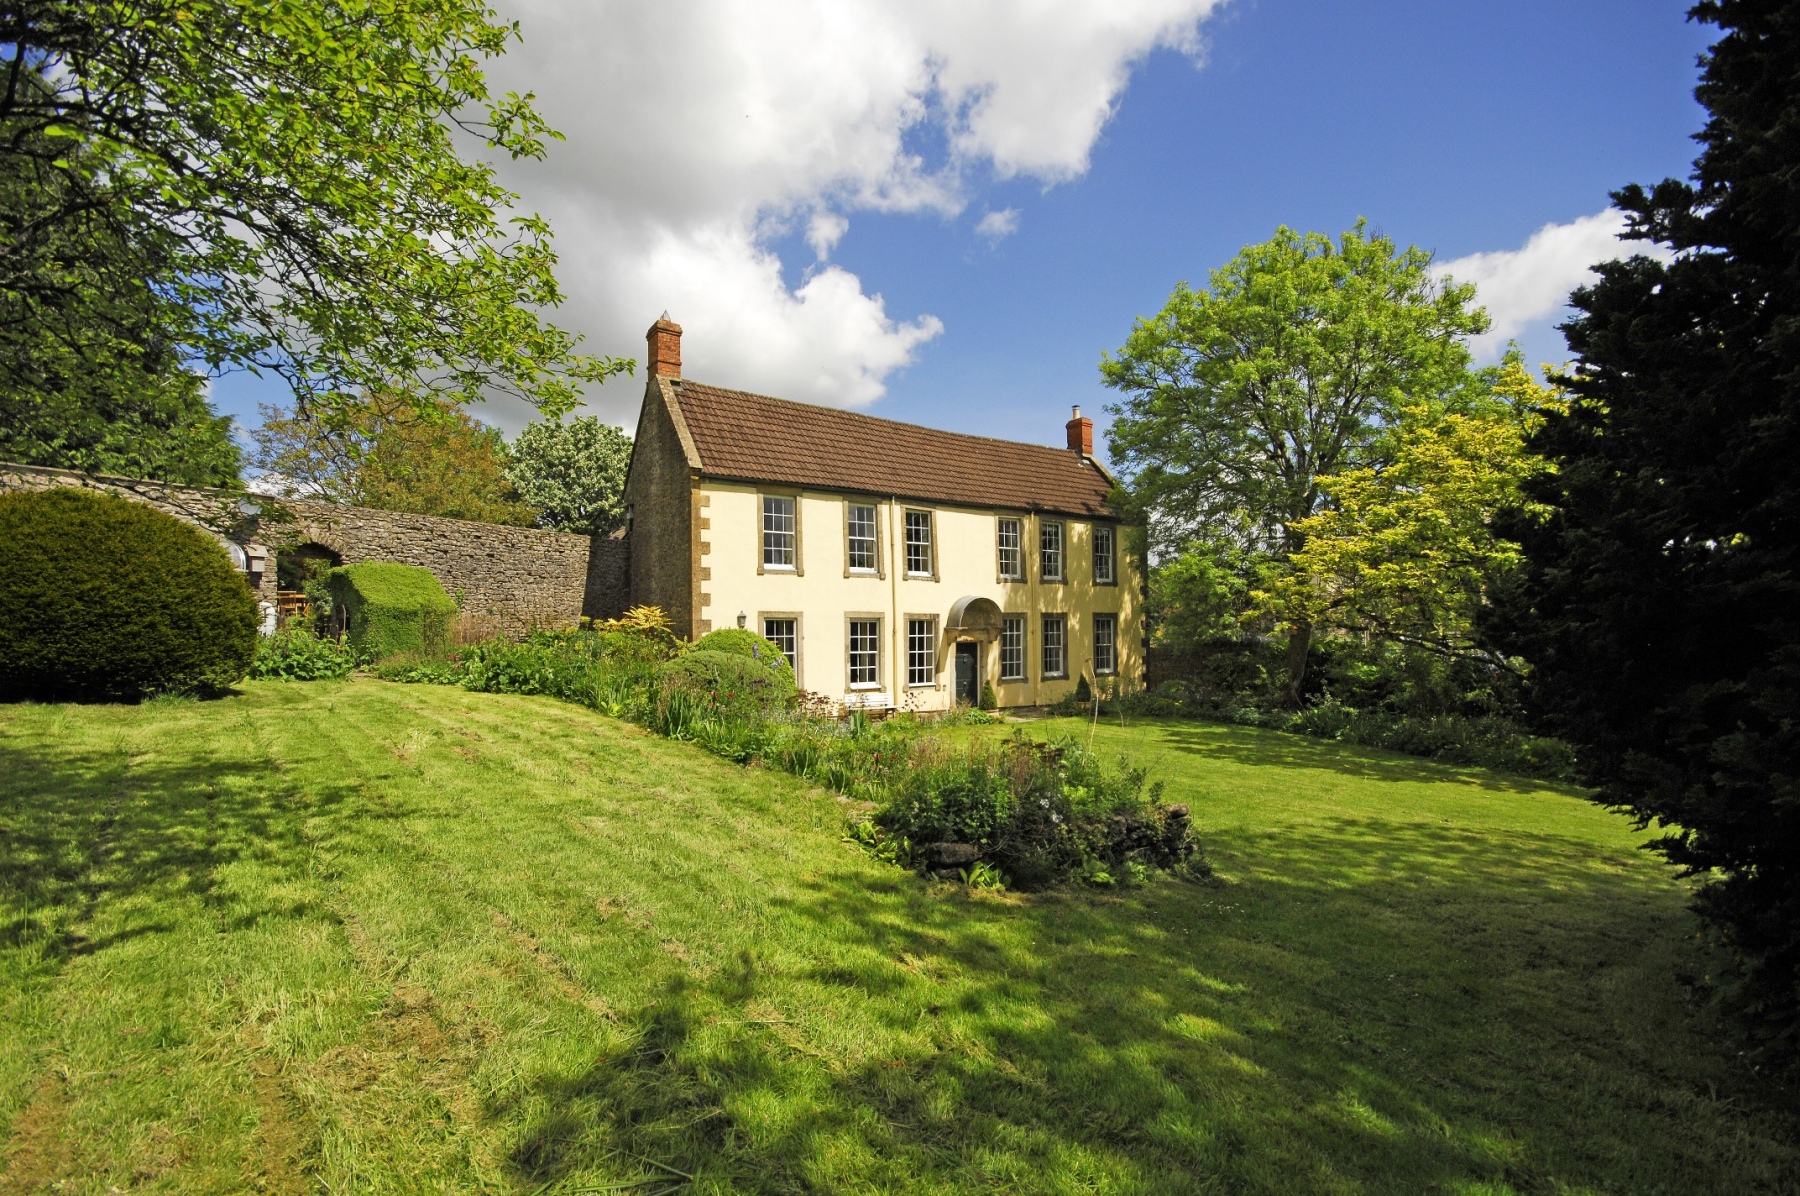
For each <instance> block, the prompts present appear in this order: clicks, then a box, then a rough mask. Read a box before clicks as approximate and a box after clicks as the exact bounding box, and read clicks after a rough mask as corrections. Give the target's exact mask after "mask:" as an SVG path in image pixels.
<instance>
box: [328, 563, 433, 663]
mask: <svg viewBox="0 0 1800 1196" xmlns="http://www.w3.org/2000/svg"><path fill="white" fill-rule="evenodd" d="M330 584H331V597H332V602H333V603H334V604H336V605H337V606H340V607H342V609H343V611H344V614H345V617H346V620H347V625H348V638H349V641H350V646H351V647H352V648H354V649H356V651H357V653H358V655H360V656H363V657H365V658H367V659H372V660H380V659H382V658H383V657H386V656H391V655H393V654H394V653H396V652H408V651H414V652H416V651H419V650H420V649H427V650H442V649H443V648H444V647H446V646H447V645H448V644H449V642H450V624H451V620H453V619H454V618H455V617H456V603H455V601H454V600H452V599H451V597H450V595H448V594H446V593H445V592H444V587H443V586H442V585H440V584H438V579H437V578H436V577H434V576H432V573H431V570H429V569H422V568H419V567H418V566H416V565H394V564H388V563H385V562H373V561H371V562H367V563H364V564H360V565H344V566H341V567H339V568H336V569H333V570H332V571H331V573H330Z"/></svg>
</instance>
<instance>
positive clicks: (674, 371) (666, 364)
mask: <svg viewBox="0 0 1800 1196" xmlns="http://www.w3.org/2000/svg"><path fill="white" fill-rule="evenodd" d="M644 339H645V341H646V342H647V343H648V345H649V350H650V351H649V354H648V357H649V369H650V376H651V377H652V378H677V379H678V378H680V377H681V325H679V324H677V323H675V322H674V321H673V320H671V319H669V313H668V312H664V313H663V314H662V319H660V320H658V321H657V322H656V323H654V324H652V325H650V331H649V332H647V333H645V334H644Z"/></svg>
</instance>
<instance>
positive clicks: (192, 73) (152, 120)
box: [0, 0, 625, 413]
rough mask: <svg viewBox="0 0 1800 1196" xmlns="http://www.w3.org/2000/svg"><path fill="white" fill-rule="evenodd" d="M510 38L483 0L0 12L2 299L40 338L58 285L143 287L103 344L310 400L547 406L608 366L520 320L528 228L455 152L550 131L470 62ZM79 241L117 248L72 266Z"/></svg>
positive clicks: (310, 404) (529, 319) (192, 3)
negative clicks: (12, 209) (10, 198)
mask: <svg viewBox="0 0 1800 1196" xmlns="http://www.w3.org/2000/svg"><path fill="white" fill-rule="evenodd" d="M515 34H516V28H515V27H514V26H512V25H507V24H502V23H499V22H496V21H495V20H493V19H492V16H491V13H490V12H489V10H488V9H487V7H486V5H485V4H484V3H483V2H482V0H386V2H384V3H380V4H368V3H362V2H359V0H19V2H16V3H12V4H9V5H6V6H4V7H0V72H4V76H3V77H4V79H5V83H4V85H3V86H0V129H4V130H5V132H6V133H7V136H6V138H5V139H4V140H0V176H5V177H7V178H18V177H31V178H34V179H35V180H36V184H37V186H38V187H39V189H40V193H41V196H42V197H43V199H44V202H42V203H39V204H37V205H36V206H35V207H34V209H33V210H32V211H31V213H30V216H29V219H23V220H13V221H9V222H6V224H5V226H4V227H5V235H6V238H7V241H6V244H4V245H3V246H0V250H3V252H0V297H4V301H5V302H7V303H10V304H13V305H16V306H18V307H19V308H21V309H22V311H23V312H24V322H23V323H22V324H21V325H20V326H21V327H22V328H24V329H25V330H26V331H27V332H29V333H32V334H35V335H39V336H42V337H44V338H46V339H51V340H54V339H55V338H56V337H57V335H59V329H58V326H57V316H58V313H59V311H60V310H62V307H66V305H67V300H68V295H69V291H70V287H71V286H72V285H74V286H89V287H91V289H92V290H94V291H95V292H97V293H98V294H99V295H100V296H101V298H102V300H103V301H112V300H114V299H116V298H118V297H119V296H125V295H138V296H139V297H141V294H142V291H141V288H143V287H145V286H146V285H147V286H148V294H149V295H150V297H151V299H152V300H153V302H151V303H150V306H149V308H148V311H149V314H150V316H151V317H153V318H151V319H149V320H147V321H143V322H141V323H140V324H138V325H136V326H131V325H129V324H126V325H121V326H120V327H119V329H118V331H119V333H120V335H121V336H122V337H124V339H125V340H126V341H128V342H137V343H149V342H150V341H152V340H154V339H156V338H160V339H161V340H162V341H163V342H166V343H168V344H172V345H175V346H179V347H180V349H181V351H182V352H183V353H186V354H189V355H191V356H192V357H193V358H194V359H196V360H198V361H200V362H203V363H204V364H205V365H206V366H208V367H211V368H222V367H226V366H231V365H236V366H243V367H248V368H252V369H256V370H259V371H263V372H273V373H274V374H277V375H279V376H280V377H282V378H283V379H285V380H286V381H287V383H288V384H289V385H290V386H291V387H292V388H293V391H294V393H295V395H296V398H297V401H298V403H299V405H300V407H301V408H302V409H303V410H305V411H307V412H309V413H310V412H316V411H319V410H323V409H329V408H331V407H333V406H335V405H339V404H343V403H354V402H355V401H357V400H356V396H358V395H361V394H365V393H371V392H374V391H377V390H379V391H382V392H383V393H386V394H389V395H393V396H395V397H396V398H398V399H400V400H404V401H411V402H415V403H417V404H418V405H419V406H420V408H421V409H422V410H426V409H429V408H430V407H431V405H432V404H434V403H435V402H437V401H439V400H450V401H469V400H473V399H476V398H479V397H481V396H482V395H483V394H486V393H489V392H492V391H496V390H498V391H502V392H509V393H513V394H517V395H520V396H523V397H524V398H526V399H527V400H529V401H531V402H533V403H535V404H537V405H538V406H540V407H541V408H543V409H545V410H548V411H552V412H557V411H562V410H566V409H567V408H568V407H570V406H572V405H573V403H574V401H575V398H576V395H577V393H578V387H579V385H580V383H581V382H583V381H584V380H596V379H599V378H602V377H605V376H606V375H607V374H608V373H610V372H612V371H614V370H616V369H619V368H622V367H623V365H624V364H625V363H621V362H616V361H612V360H605V359H602V360H594V359H588V358H584V357H581V356H579V355H577V354H576V353H575V351H574V349H575V339H574V338H573V337H571V336H570V335H569V334H567V333H565V332H563V331H561V330H559V329H557V328H555V327H554V326H552V325H550V324H548V323H546V322H545V321H544V319H543V318H542V316H541V315H540V312H541V311H542V310H543V309H544V308H546V307H549V306H553V305H554V304H556V303H557V302H558V301H559V299H560V294H559V291H558V289H557V285H556V281H555V278H554V276H553V274H552V266H553V264H554V255H553V254H552V252H551V247H550V235H549V229H548V227H547V226H546V225H545V224H544V222H543V221H542V220H541V219H539V218H537V217H535V216H531V215H529V214H522V213H521V214H512V213H513V205H514V203H515V200H516V197H515V196H514V195H512V194H511V193H509V192H508V191H507V190H505V189H504V188H503V187H501V186H500V184H499V183H498V181H497V180H496V178H495V176H494V173H493V170H492V168H491V167H490V166H489V165H488V164H487V163H486V162H484V161H481V160H479V158H477V157H476V156H474V155H472V154H471V155H468V156H464V155H462V154H459V153H458V144H459V141H460V143H461V144H463V145H466V146H468V147H470V148H471V149H475V150H478V151H480V152H482V153H485V154H489V155H492V154H506V155H510V156H512V157H521V156H526V157H530V156H537V155H540V154H541V153H542V152H543V150H544V146H545V143H546V140H547V139H548V138H549V137H552V136H553V134H552V133H551V132H550V131H549V130H548V129H547V128H546V127H545V126H544V125H543V123H542V122H541V121H540V120H539V118H538V117H537V116H536V114H535V113H534V112H533V111H532V109H531V106H530V104H529V97H520V96H517V95H513V94H508V95H505V96H500V97H495V96H493V95H491V94H490V93H489V90H488V88H487V85H486V83H485V81H484V79H483V75H482V72H481V63H482V60H483V59H484V58H487V57H490V56H493V55H496V54H499V53H501V52H502V51H503V50H504V49H505V46H506V44H507V42H508V40H509V39H510V38H512V37H514V36H515ZM96 229H99V230H102V231H101V232H100V233H96V232H95V230H96ZM94 235H104V236H110V237H113V238H114V239H115V240H116V241H117V242H118V243H119V244H121V245H123V246H126V247H127V248H128V249H129V250H130V252H128V253H126V254H124V255H121V256H118V257H116V258H114V259H112V260H111V261H110V262H109V263H108V265H107V267H106V268H105V269H103V270H101V271H99V272H98V274H97V275H96V276H95V277H93V278H91V279H88V280H85V281H83V280H79V279H78V280H76V282H75V283H73V284H72V283H71V281H70V277H69V276H70V273H71V260H72V259H71V255H72V254H74V255H77V257H78V256H79V253H80V251H81V250H82V248H83V247H84V246H86V245H88V244H89V241H90V238H91V237H92V236H94ZM90 256H95V255H90ZM134 284H135V286H136V287H137V288H139V290H138V291H134V290H133V286H134ZM131 301H132V302H136V301H137V299H135V298H133V299H132V300H131ZM59 304H60V305H62V307H59Z"/></svg>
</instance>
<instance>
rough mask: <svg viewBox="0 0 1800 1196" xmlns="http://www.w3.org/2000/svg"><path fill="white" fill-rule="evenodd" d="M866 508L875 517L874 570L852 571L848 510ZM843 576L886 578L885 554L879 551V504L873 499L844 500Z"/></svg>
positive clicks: (849, 497) (851, 498)
mask: <svg viewBox="0 0 1800 1196" xmlns="http://www.w3.org/2000/svg"><path fill="white" fill-rule="evenodd" d="M852 507H867V508H868V509H869V510H870V511H872V512H874V516H875V568H873V569H852V568H851V567H850V508H852ZM844 576H845V577H873V578H876V579H877V580H885V579H886V578H887V554H886V553H885V552H883V551H882V550H881V502H880V501H879V500H878V499H874V498H856V497H853V496H846V497H845V499H844Z"/></svg>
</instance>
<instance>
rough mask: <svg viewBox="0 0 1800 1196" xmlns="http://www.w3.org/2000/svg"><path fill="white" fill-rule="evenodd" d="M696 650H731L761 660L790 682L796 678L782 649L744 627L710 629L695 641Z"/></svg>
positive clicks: (739, 654)
mask: <svg viewBox="0 0 1800 1196" xmlns="http://www.w3.org/2000/svg"><path fill="white" fill-rule="evenodd" d="M693 650H694V651H696V652H730V653H733V654H735V655H738V656H748V657H750V659H752V660H757V661H761V662H762V663H763V664H765V665H767V666H768V667H769V668H771V669H774V670H775V671H776V672H778V673H783V674H785V675H786V676H787V679H788V681H789V682H792V681H793V680H794V670H793V668H792V666H790V665H789V664H788V662H787V657H785V656H783V655H782V654H781V649H780V648H777V647H776V646H775V645H774V644H773V643H771V642H770V641H768V640H766V639H764V638H763V637H762V636H760V635H758V634H756V633H755V632H754V631H746V630H745V629H743V628H742V627H721V628H719V630H717V631H709V632H707V633H706V634H705V635H703V636H701V637H700V638H699V639H697V640H695V641H694V649H693Z"/></svg>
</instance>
